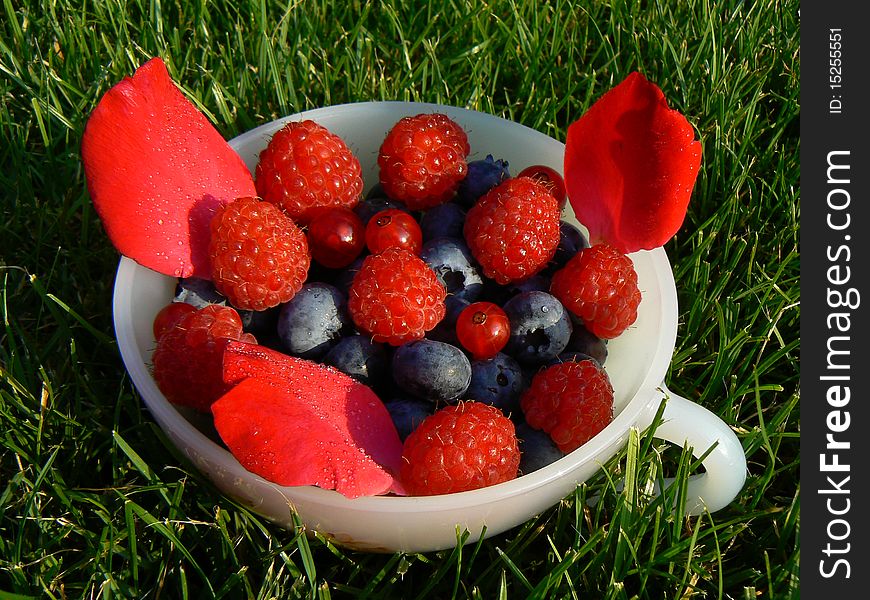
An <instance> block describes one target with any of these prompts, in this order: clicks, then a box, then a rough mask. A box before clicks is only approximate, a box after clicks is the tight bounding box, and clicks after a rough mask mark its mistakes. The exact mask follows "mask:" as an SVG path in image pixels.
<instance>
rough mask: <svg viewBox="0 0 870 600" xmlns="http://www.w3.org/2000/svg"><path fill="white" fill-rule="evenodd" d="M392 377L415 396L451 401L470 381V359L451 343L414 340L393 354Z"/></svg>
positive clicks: (458, 395)
mask: <svg viewBox="0 0 870 600" xmlns="http://www.w3.org/2000/svg"><path fill="white" fill-rule="evenodd" d="M393 380H394V381H395V382H396V385H397V386H399V388H401V389H402V390H403V391H405V392H407V393H408V394H411V395H412V396H414V397H415V398H424V399H426V400H431V401H433V402H438V401H449V400H455V399H456V398H459V397H460V396H462V394H464V393H465V390H467V389H468V385H469V384H470V383H471V362H469V360H468V357H467V356H465V354H464V353H463V352H462V350H460V349H459V348H457V347H456V346H454V345H452V344H445V343H444V342H436V341H435V340H427V339H422V340H417V341H414V342H408V343H407V344H403V345H401V346H399V347H398V348H396V351H395V352H394V353H393Z"/></svg>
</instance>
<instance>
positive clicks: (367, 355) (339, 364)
mask: <svg viewBox="0 0 870 600" xmlns="http://www.w3.org/2000/svg"><path fill="white" fill-rule="evenodd" d="M323 362H324V363H326V364H328V365H332V366H333V367H335V368H336V369H338V370H339V371H341V372H342V373H346V374H348V375H350V376H351V377H353V378H354V379H356V380H357V381H360V382H362V383H364V384H366V385H367V386H369V387H378V386H381V385H383V383H384V382H385V380H386V379H387V378H388V377H389V374H390V354H389V352H388V351H387V349H386V347H385V346H384V345H383V344H379V343H377V342H373V341H371V340H370V339H369V338H368V337H366V336H362V335H349V336H347V337H344V338H341V339H340V340H339V341H338V343H337V344H336V345H335V346H334V347H333V348H332V349H331V350H330V351H329V352H327V353H326V356H324V357H323Z"/></svg>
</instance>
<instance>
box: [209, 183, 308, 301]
mask: <svg viewBox="0 0 870 600" xmlns="http://www.w3.org/2000/svg"><path fill="white" fill-rule="evenodd" d="M208 252H209V256H210V257H211V269H212V271H211V272H212V280H213V282H214V285H215V287H216V288H217V290H218V291H219V292H220V293H221V294H223V295H224V296H226V297H227V299H228V300H229V301H230V304H232V305H233V306H234V307H236V308H239V309H244V310H257V311H261V310H266V309H267V308H271V307H273V306H277V305H279V304H281V303H282V302H287V301H288V300H290V298H292V297H293V296H294V295H295V294H296V292H298V291H299V289H300V288H301V287H302V284H303V282H304V281H305V278H306V277H307V276H308V267H309V265H310V264H311V256H310V254H309V252H308V242H307V240H306V238H305V234H304V233H303V232H302V230H301V229H299V228H298V227H297V226H296V224H295V223H293V221H292V220H290V218H289V217H287V216H286V215H285V214H284V213H282V212H281V210H280V209H279V208H278V207H276V206H275V205H274V204H270V203H268V202H261V201H259V200H257V199H256V198H239V199H238V200H236V201H235V202H231V203H230V204H227V205H225V206H222V207H221V208H220V209H218V211H217V212H216V213H215V216H214V218H213V219H212V221H211V239H210V240H209V245H208Z"/></svg>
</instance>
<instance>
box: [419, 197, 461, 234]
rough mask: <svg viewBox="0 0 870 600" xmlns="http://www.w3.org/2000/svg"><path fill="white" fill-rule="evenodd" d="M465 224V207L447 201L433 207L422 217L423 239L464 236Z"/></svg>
mask: <svg viewBox="0 0 870 600" xmlns="http://www.w3.org/2000/svg"><path fill="white" fill-rule="evenodd" d="M464 226H465V209H464V208H462V207H461V206H459V205H458V204H456V203H455V202H445V203H444V204H439V205H438V206H435V207H432V208H430V209H429V210H427V211H426V212H425V213H423V216H422V217H420V230H421V231H422V232H423V241H424V242H428V241H429V240H434V239H437V238H442V237H450V238H460V239H461V238H462V229H463V227H464Z"/></svg>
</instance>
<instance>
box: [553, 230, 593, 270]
mask: <svg viewBox="0 0 870 600" xmlns="http://www.w3.org/2000/svg"><path fill="white" fill-rule="evenodd" d="M588 247H589V240H588V239H587V238H586V236H585V235H584V234H583V232H582V231H580V229H579V228H578V227H577V226H575V225H573V224H571V223H568V222H567V221H562V222H561V223H560V224H559V245H558V246H557V247H556V254H555V256H553V260H551V261H550V263H549V264H548V265H547V268H546V272H547V273H555V272H556V271H557V270H559V269H561V268H562V267H564V266H565V263H567V262H568V261H569V260H571V259H572V258H573V257H574V256H575V255H576V254H577V253H578V252H580V251H581V250H583V249H585V248H588Z"/></svg>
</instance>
